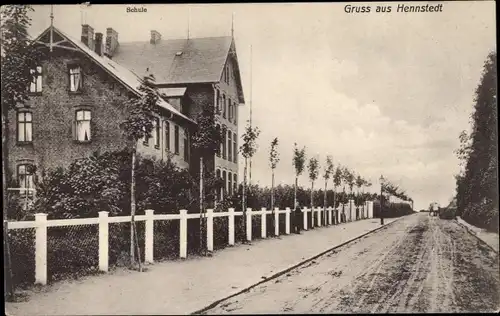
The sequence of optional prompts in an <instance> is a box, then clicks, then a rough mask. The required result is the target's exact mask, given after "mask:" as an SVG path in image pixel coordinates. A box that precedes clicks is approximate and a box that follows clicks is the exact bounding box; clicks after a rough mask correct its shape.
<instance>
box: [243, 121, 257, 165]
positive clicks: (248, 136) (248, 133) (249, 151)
mask: <svg viewBox="0 0 500 316" xmlns="http://www.w3.org/2000/svg"><path fill="white" fill-rule="evenodd" d="M259 135H260V130H259V128H258V127H252V126H251V125H250V124H248V125H247V126H246V127H245V133H243V135H242V139H243V144H242V145H241V146H240V152H241V155H242V156H243V157H244V158H245V159H248V158H252V157H253V155H254V154H255V153H256V152H257V138H258V137H259Z"/></svg>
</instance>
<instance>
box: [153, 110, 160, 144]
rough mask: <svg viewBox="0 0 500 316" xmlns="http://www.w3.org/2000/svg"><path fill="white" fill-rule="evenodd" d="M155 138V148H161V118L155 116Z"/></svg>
mask: <svg viewBox="0 0 500 316" xmlns="http://www.w3.org/2000/svg"><path fill="white" fill-rule="evenodd" d="M153 122H154V123H153V140H154V144H155V148H160V119H159V118H157V117H155V119H154V121H153Z"/></svg>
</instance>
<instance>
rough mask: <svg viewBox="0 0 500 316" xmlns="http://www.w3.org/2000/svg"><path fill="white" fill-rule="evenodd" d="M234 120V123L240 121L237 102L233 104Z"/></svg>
mask: <svg viewBox="0 0 500 316" xmlns="http://www.w3.org/2000/svg"><path fill="white" fill-rule="evenodd" d="M233 122H234V124H236V123H238V104H237V103H236V102H234V105H233Z"/></svg>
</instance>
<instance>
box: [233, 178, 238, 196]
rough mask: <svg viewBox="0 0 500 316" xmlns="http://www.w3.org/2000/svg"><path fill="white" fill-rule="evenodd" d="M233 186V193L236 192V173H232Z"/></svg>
mask: <svg viewBox="0 0 500 316" xmlns="http://www.w3.org/2000/svg"><path fill="white" fill-rule="evenodd" d="M233 187H234V191H233V194H238V177H237V176H236V173H233Z"/></svg>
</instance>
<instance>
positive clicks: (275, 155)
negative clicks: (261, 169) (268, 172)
mask: <svg viewBox="0 0 500 316" xmlns="http://www.w3.org/2000/svg"><path fill="white" fill-rule="evenodd" d="M279 161H280V156H279V152H278V137H276V138H274V139H273V141H272V142H271V149H270V151H269V164H270V166H271V169H273V170H274V169H276V166H277V165H278V162H279Z"/></svg>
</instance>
